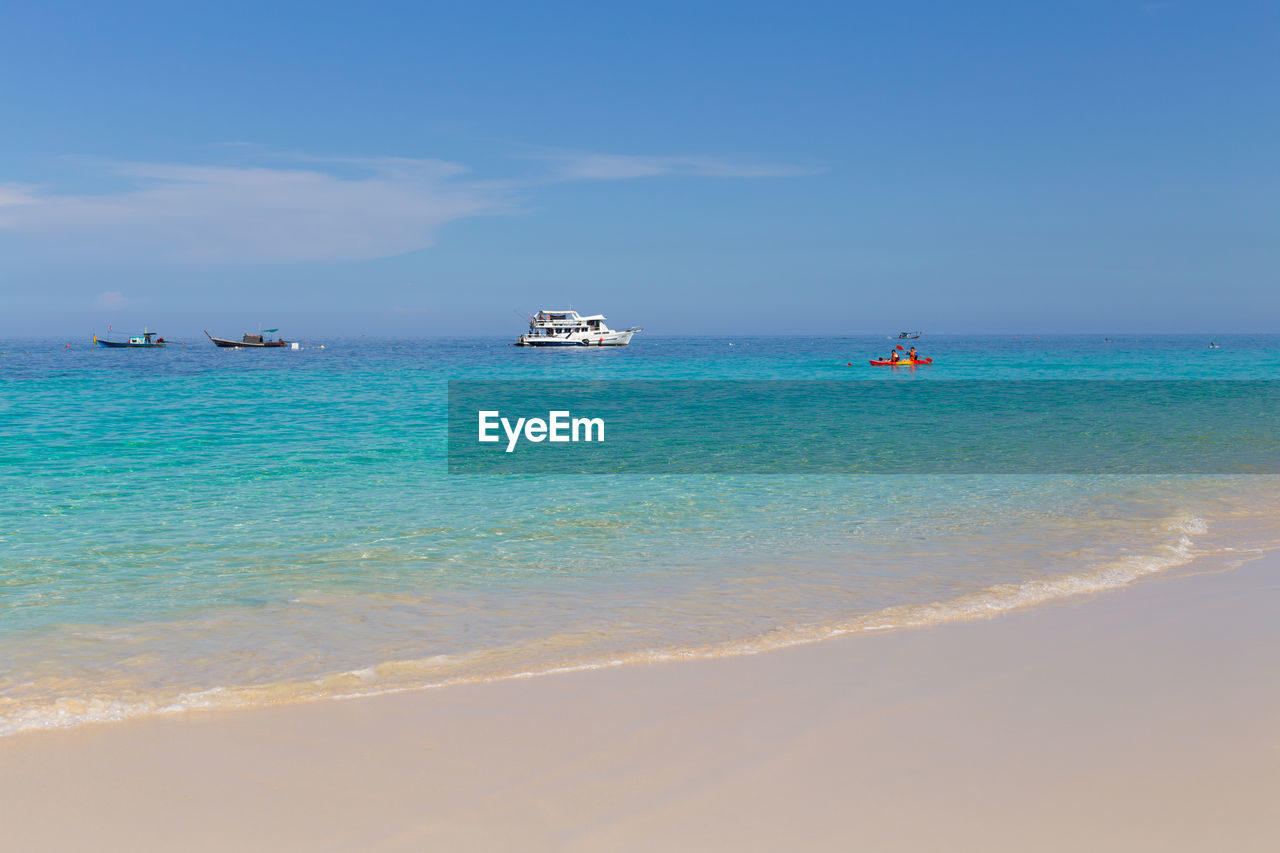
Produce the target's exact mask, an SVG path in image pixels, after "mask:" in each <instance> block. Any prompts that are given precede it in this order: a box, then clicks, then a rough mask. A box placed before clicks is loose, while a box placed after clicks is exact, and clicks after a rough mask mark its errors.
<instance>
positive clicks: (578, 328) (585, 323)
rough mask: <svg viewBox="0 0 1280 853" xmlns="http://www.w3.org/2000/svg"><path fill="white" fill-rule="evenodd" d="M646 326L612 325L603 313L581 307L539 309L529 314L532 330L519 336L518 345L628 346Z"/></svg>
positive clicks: (530, 328)
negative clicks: (580, 310) (582, 310)
mask: <svg viewBox="0 0 1280 853" xmlns="http://www.w3.org/2000/svg"><path fill="white" fill-rule="evenodd" d="M643 331H644V329H640V328H636V329H621V330H615V329H610V328H609V327H608V326H607V325H605V322H604V315H603V314H591V315H589V316H587V317H583V316H582V315H581V314H579V313H578V312H577V311H572V310H570V311H546V310H544V311H539V312H538V313H537V314H536V315H530V317H529V331H527V332H525V333H524V334H523V335H521V336H520V337H519V338H517V339H516V346H518V347H570V346H584V347H625V346H626V345H627V344H629V343H631V336H632V335H634V334H635V333H636V332H643Z"/></svg>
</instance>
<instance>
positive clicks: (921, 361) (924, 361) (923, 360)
mask: <svg viewBox="0 0 1280 853" xmlns="http://www.w3.org/2000/svg"><path fill="white" fill-rule="evenodd" d="M871 363H872V364H874V365H876V366H880V365H884V364H890V365H893V364H906V365H911V366H913V367H914V366H915V365H917V364H933V359H931V358H918V359H916V360H915V361H906V360H905V359H904V360H903V361H889V359H887V358H873V359H872V360H871Z"/></svg>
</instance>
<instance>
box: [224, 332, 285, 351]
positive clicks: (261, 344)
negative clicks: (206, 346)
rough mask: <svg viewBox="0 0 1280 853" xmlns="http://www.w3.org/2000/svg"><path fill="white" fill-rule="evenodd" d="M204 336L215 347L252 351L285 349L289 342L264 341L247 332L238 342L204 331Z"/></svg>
mask: <svg viewBox="0 0 1280 853" xmlns="http://www.w3.org/2000/svg"><path fill="white" fill-rule="evenodd" d="M267 331H268V332H274V331H277V330H276V329H267ZM204 336H205V337H206V338H208V339H209V340H211V341H213V343H214V345H215V346H220V347H252V348H253V349H265V348H267V347H287V346H288V345H289V342H288V341H286V340H285V339H284V338H277V339H276V340H274V341H268V340H265V339H264V338H263V337H262V335H261V334H257V335H251V334H249V333H248V332H246V333H245V335H244V337H243V338H242V339H240V340H238V341H229V340H227V339H226V338H215V337H214V336H213V335H211V334H209V332H208V330H206V331H205V333H204Z"/></svg>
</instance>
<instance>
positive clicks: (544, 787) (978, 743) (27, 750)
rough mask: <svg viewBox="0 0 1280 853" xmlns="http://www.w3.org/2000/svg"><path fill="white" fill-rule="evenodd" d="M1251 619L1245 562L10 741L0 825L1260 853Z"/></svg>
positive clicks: (1264, 657)
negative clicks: (859, 624) (746, 646)
mask: <svg viewBox="0 0 1280 853" xmlns="http://www.w3.org/2000/svg"><path fill="white" fill-rule="evenodd" d="M1278 608H1280V553H1277V552H1270V553H1268V554H1265V555H1264V556H1262V557H1260V558H1258V559H1256V560H1252V561H1250V562H1247V563H1245V564H1244V565H1241V566H1240V567H1238V568H1235V569H1231V570H1228V571H1219V572H1212V573H1196V572H1194V571H1193V572H1188V573H1185V574H1178V575H1172V576H1168V577H1162V578H1160V579H1159V581H1158V582H1152V583H1133V584H1130V585H1129V586H1126V587H1123V588H1120V589H1115V590H1110V591H1107V592H1105V593H1093V594H1088V595H1083V596H1073V597H1071V598H1069V599H1064V600H1060V601H1058V602H1055V603H1052V604H1047V605H1042V606H1038V607H1034V608H1030V609H1019V610H1013V611H1006V612H1004V613H1001V614H997V615H995V616H993V617H991V618H986V619H970V620H962V621H956V622H950V623H945V624H941V625H935V626H930V627H917V628H913V629H912V630H909V631H906V630H903V631H871V632H862V633H860V634H857V635H853V636H844V637H836V638H833V639H830V640H827V641H824V642H819V643H811V644H804V645H797V646H792V647H789V648H783V649H777V650H771V651H768V652H765V653H760V654H750V655H742V656H735V657H724V658H708V659H699V660H692V661H685V662H681V663H680V665H678V666H673V665H671V664H670V663H655V664H650V665H645V664H636V665H630V666H625V667H611V668H606V669H597V670H592V671H575V672H564V673H556V674H550V675H545V676H541V677H537V678H523V679H506V680H501V681H493V682H483V683H475V684H463V685H456V686H452V687H451V688H450V689H449V690H415V691H406V692H401V693H392V694H384V695H380V696H372V697H360V698H352V699H347V700H344V701H341V702H312V703H302V704H291V705H283V706H277V707H265V708H251V709H237V710H232V711H203V712H189V713H181V714H171V715H164V716H152V717H147V718H141V719H136V720H129V721H124V722H118V723H113V724H111V725H89V726H81V727H77V728H72V729H47V730H40V731H29V732H24V733H20V734H16V735H13V736H9V737H6V738H2V739H0V802H4V803H5V807H4V809H3V811H4V812H5V813H6V815H7V818H8V819H7V820H6V828H7V829H8V830H9V833H8V834H9V836H10V838H12V839H13V843H14V844H15V845H17V846H19V847H21V848H24V849H33V850H38V849H63V848H66V847H70V846H72V845H78V844H84V845H89V844H93V845H94V846H96V847H98V848H99V849H107V850H115V849H119V850H125V849H129V850H136V849H157V850H158V849H189V850H204V849H207V850H221V849H228V848H230V847H236V848H238V849H263V850H265V849H273V850H294V849H296V850H351V849H360V850H365V849H367V850H417V849H435V848H461V849H482V850H483V849H494V850H498V849H512V848H515V849H534V850H540V849H557V850H559V849H570V850H617V849H654V848H655V847H659V846H668V847H671V846H674V847H677V848H684V849H690V848H694V849H726V850H729V849H732V850H769V849H782V848H786V847H803V848H807V849H831V850H836V849H850V848H851V847H863V848H864V849H896V850H901V849H921V850H923V849H953V850H954V849H961V850H964V849H973V850H979V849H981V850H1004V849H1008V850H1015V849H1028V848H1030V847H1035V848H1037V849H1062V850H1078V849H1081V848H1082V847H1084V846H1089V847H1091V848H1102V849H1116V850H1121V849H1123V850H1134V849H1142V850H1146V849H1150V850H1157V849H1158V850H1202V849H1210V848H1221V849H1232V850H1264V849H1266V850H1270V849H1274V848H1275V847H1276V846H1277V845H1280V807H1278V806H1277V805H1276V803H1277V802H1280V731H1278V728H1280V727H1278V726H1277V724H1276V722H1275V721H1276V720H1280V663H1277V660H1276V658H1275V651H1276V650H1277V649H1280V625H1277V624H1276V620H1275V619H1274V618H1273V614H1274V613H1275V612H1277V609H1278ZM67 814H75V815H76V816H77V820H74V821H67V820H66V819H65V815H67ZM1055 845H1056V846H1055Z"/></svg>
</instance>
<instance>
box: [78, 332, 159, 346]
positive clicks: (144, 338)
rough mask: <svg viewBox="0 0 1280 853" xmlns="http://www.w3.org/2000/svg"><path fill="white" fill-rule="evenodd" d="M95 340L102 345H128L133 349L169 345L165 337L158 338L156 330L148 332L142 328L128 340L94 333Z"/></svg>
mask: <svg viewBox="0 0 1280 853" xmlns="http://www.w3.org/2000/svg"><path fill="white" fill-rule="evenodd" d="M152 338H155V340H152ZM93 342H94V343H95V344H97V345H98V346H100V347H128V348H133V349H142V348H145V347H162V346H167V344H166V342H165V339H164V338H158V337H156V333H155V332H148V331H147V330H146V329H143V330H142V334H140V335H134V336H133V337H131V338H129V340H127V341H109V340H107V339H106V338H100V337H98V336H97V335H94V336H93Z"/></svg>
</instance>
